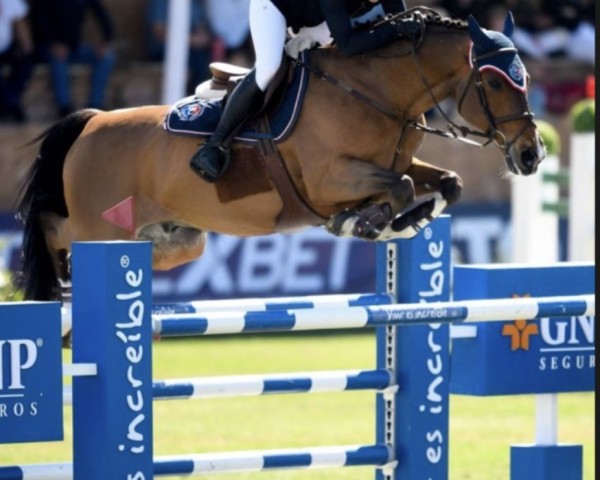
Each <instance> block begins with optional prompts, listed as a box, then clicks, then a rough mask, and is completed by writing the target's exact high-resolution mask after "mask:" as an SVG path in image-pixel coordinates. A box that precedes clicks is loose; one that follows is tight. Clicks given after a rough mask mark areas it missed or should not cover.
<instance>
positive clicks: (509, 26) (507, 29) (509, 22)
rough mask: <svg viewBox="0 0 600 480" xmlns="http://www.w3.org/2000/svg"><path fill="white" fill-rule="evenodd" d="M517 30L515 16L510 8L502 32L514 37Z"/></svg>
mask: <svg viewBox="0 0 600 480" xmlns="http://www.w3.org/2000/svg"><path fill="white" fill-rule="evenodd" d="M514 31H515V19H514V17H513V14H512V12H511V11H510V10H509V11H508V13H507V14H506V18H505V19H504V30H503V31H502V33H504V35H506V36H507V37H508V38H510V37H512V34H513V32H514Z"/></svg>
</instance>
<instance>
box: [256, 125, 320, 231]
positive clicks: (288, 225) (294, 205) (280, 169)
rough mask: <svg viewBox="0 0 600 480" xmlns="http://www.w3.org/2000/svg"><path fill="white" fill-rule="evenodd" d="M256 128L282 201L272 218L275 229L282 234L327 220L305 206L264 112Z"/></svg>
mask: <svg viewBox="0 0 600 480" xmlns="http://www.w3.org/2000/svg"><path fill="white" fill-rule="evenodd" d="M259 127H260V131H261V133H264V136H262V137H261V138H260V139H259V141H258V150H259V152H260V154H261V157H262V159H263V162H264V164H265V167H266V169H267V171H268V172H269V175H270V176H271V178H272V180H273V184H274V185H275V188H276V189H277V191H278V192H279V196H280V197H281V202H282V204H283V206H282V208H281V212H280V213H279V215H278V216H277V219H276V223H275V228H276V230H277V231H278V232H282V233H285V232H287V231H292V230H296V229H298V228H300V227H305V226H307V225H324V224H325V223H326V221H327V219H325V218H324V217H322V216H321V215H319V214H318V213H317V212H315V211H314V210H313V209H312V208H311V207H310V206H309V205H308V203H307V202H306V200H305V199H304V198H303V197H302V195H300V192H298V189H297V188H296V185H295V184H294V182H293V181H292V178H291V175H290V172H289V171H288V169H287V167H286V165H285V162H284V161H283V158H282V157H281V154H280V153H279V149H278V148H277V145H275V142H274V141H273V135H272V134H271V129H270V127H269V122H268V120H267V117H266V116H265V115H262V116H261V118H260V125H259Z"/></svg>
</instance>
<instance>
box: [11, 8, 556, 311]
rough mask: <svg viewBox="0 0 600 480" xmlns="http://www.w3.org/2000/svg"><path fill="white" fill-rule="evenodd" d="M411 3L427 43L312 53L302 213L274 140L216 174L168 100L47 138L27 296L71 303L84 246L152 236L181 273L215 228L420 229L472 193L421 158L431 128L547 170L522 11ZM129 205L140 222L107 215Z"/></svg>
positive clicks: (293, 149)
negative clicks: (199, 160) (481, 18)
mask: <svg viewBox="0 0 600 480" xmlns="http://www.w3.org/2000/svg"><path fill="white" fill-rule="evenodd" d="M404 14H405V15H407V16H411V17H412V18H413V20H414V21H417V22H419V24H420V25H421V35H419V37H418V38H417V39H414V40H413V39H403V38H399V39H398V40H396V41H394V42H393V43H392V44H390V45H389V46H386V47H383V48H380V49H377V50H375V51H372V52H370V53H365V54H363V55H357V56H353V57H346V56H343V55H342V54H341V53H340V52H339V50H338V49H337V48H335V47H328V48H318V49H313V50H311V51H310V52H309V55H308V59H309V60H308V61H306V62H305V63H304V64H303V68H306V69H308V71H309V72H310V81H309V83H308V87H307V91H306V94H305V98H304V101H303V104H302V110H301V113H300V116H299V118H298V120H297V123H296V125H295V128H294V130H293V131H292V132H291V134H290V135H289V137H288V138H286V139H285V140H284V141H282V142H280V143H278V144H277V146H276V148H277V150H278V151H279V153H280V155H281V158H282V162H283V165H284V166H285V170H287V172H288V174H289V178H290V179H291V182H290V184H292V185H293V187H294V188H295V189H296V191H297V196H298V197H300V198H301V200H302V202H303V205H304V207H305V208H304V210H305V211H304V213H306V212H307V211H308V213H309V214H308V215H303V214H299V215H296V216H295V217H294V215H291V217H292V218H291V221H288V222H287V223H281V213H282V209H284V210H285V208H284V207H285V205H284V203H285V198H284V197H285V195H283V194H281V193H280V192H279V191H278V190H277V188H276V186H275V182H274V180H273V178H272V176H270V174H269V171H268V169H267V168H266V167H265V165H264V163H263V162H262V158H261V154H260V153H259V149H257V148H256V147H248V146H247V145H243V144H240V143H239V142H236V143H234V145H233V155H234V160H233V162H232V165H231V167H230V169H229V170H228V172H227V173H226V174H225V176H224V177H222V179H220V180H219V181H218V182H216V183H214V184H212V183H207V182H205V181H203V180H202V179H200V178H199V177H197V176H196V175H195V174H194V173H193V172H192V170H191V169H190V167H189V160H190V158H191V156H192V154H193V153H194V152H195V151H196V149H197V148H198V144H199V142H202V141H203V139H200V138H199V137H192V136H182V135H173V134H171V133H169V132H167V131H166V130H165V129H164V128H163V123H164V121H165V116H166V114H167V112H168V110H169V108H170V106H168V105H155V106H143V107H137V108H129V109H119V110H114V111H98V110H92V109H85V110H80V111H78V112H75V113H73V114H71V115H69V116H67V117H65V118H64V119H62V120H60V121H58V122H57V123H56V124H54V125H53V126H51V127H50V128H49V129H48V130H46V131H45V132H44V133H42V134H41V135H40V136H39V137H38V138H36V139H35V140H34V141H33V142H41V144H40V146H39V150H38V154H37V158H36V160H35V162H34V163H33V165H32V167H31V170H30V172H29V173H28V177H27V179H26V183H25V184H24V187H23V194H22V197H21V200H20V203H19V206H18V212H19V216H20V218H21V219H22V220H23V222H24V240H23V247H22V271H21V282H22V283H21V286H22V288H23V289H24V294H25V297H26V298H27V299H34V300H51V299H62V298H63V296H62V288H61V285H62V286H63V287H64V286H67V285H69V283H70V268H69V256H70V248H71V242H74V241H92V240H93V241H104V240H120V239H122V240H129V239H135V240H151V241H152V242H153V267H154V268H155V269H171V268H173V267H176V266H178V265H181V264H184V263H186V262H190V261H192V260H194V259H196V258H198V257H199V256H201V255H202V253H203V251H204V247H205V242H206V235H207V232H217V233H222V234H229V235H236V236H252V235H265V234H271V233H274V232H277V231H293V230H294V229H298V228H305V227H310V226H313V225H322V226H325V228H327V230H328V231H329V232H330V233H332V234H333V235H339V236H354V237H359V238H364V239H368V240H376V241H378V240H386V239H389V238H394V237H406V238H408V237H412V236H414V235H415V234H416V233H417V231H418V230H419V229H421V228H423V226H425V225H426V224H427V223H428V222H429V221H431V220H432V219H433V218H435V217H436V216H438V215H439V214H440V213H441V212H442V211H443V209H444V208H445V207H446V206H447V205H449V204H452V203H454V202H456V201H457V200H458V199H459V197H460V193H461V190H462V181H461V179H460V177H459V176H458V175H457V174H456V173H455V172H452V171H448V170H444V169H442V168H438V167H436V166H434V165H432V164H429V163H426V162H424V161H421V160H419V159H417V158H415V156H414V155H415V152H416V151H417V150H418V148H419V147H420V145H421V143H422V141H423V136H424V135H425V133H427V132H432V133H438V134H443V135H446V136H453V137H457V138H463V137H468V136H473V135H475V136H480V137H482V138H483V139H484V140H486V141H487V142H486V143H492V142H493V143H495V144H496V145H497V146H498V147H499V148H500V149H501V150H502V152H503V153H504V155H505V159H506V164H507V167H508V169H509V170H510V171H511V172H512V173H514V174H522V175H529V174H532V173H534V172H536V170H537V167H538V164H539V163H540V161H541V160H542V159H543V157H544V155H545V153H544V146H543V143H542V141H541V138H540V136H539V134H538V132H537V128H536V125H535V123H534V121H533V114H532V112H531V111H530V109H529V105H528V100H527V89H526V83H527V78H526V77H527V74H526V72H525V71H524V67H523V66H522V63H521V62H520V59H519V57H518V54H517V52H516V49H515V48H514V44H512V42H511V41H510V40H509V37H510V34H511V32H512V29H513V22H512V16H511V15H510V14H509V15H508V16H507V20H506V23H505V28H504V32H502V33H501V32H494V31H490V30H486V29H482V28H481V27H480V26H479V25H478V24H477V22H476V21H475V19H473V18H472V17H471V18H469V21H468V22H463V21H459V20H455V19H448V18H443V17H441V16H440V15H439V14H437V13H436V12H434V11H432V10H429V9H425V8H422V7H421V8H420V9H411V10H409V11H408V12H405V13H404ZM394 18H395V17H387V18H386V19H384V20H383V21H390V22H393V21H394ZM507 62H508V63H507ZM446 98H453V99H454V100H455V101H456V104H457V106H458V113H459V114H460V116H461V117H462V118H463V119H464V120H465V121H466V122H468V124H469V125H470V126H459V125H457V124H455V123H454V122H453V121H452V120H450V119H449V118H448V116H447V115H446V114H445V113H444V111H443V109H441V107H440V105H439V102H441V101H442V100H443V99H446ZM432 108H438V109H439V110H440V112H441V113H442V114H443V115H444V116H445V117H446V119H447V120H448V121H449V130H448V131H443V132H441V131H435V130H434V129H431V128H429V127H427V125H426V124H425V118H424V115H423V114H424V112H427V111H428V110H430V109H432ZM127 199H128V200H127ZM125 200H127V201H128V202H129V203H128V204H129V205H130V206H131V214H132V219H131V222H132V225H131V227H130V228H124V227H123V225H122V224H121V225H119V224H115V223H111V222H109V221H107V220H106V219H105V218H104V217H105V216H103V214H104V213H106V212H107V211H108V210H110V209H111V208H113V207H114V206H115V205H118V204H120V203H122V202H123V201H125ZM288 220H290V219H289V218H288Z"/></svg>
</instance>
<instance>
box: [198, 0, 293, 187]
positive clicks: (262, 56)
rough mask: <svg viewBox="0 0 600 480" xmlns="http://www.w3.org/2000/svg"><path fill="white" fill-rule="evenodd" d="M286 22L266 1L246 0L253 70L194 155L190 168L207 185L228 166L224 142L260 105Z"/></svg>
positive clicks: (278, 54) (273, 70) (279, 51)
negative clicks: (206, 139)
mask: <svg viewBox="0 0 600 480" xmlns="http://www.w3.org/2000/svg"><path fill="white" fill-rule="evenodd" d="M286 30H287V23H286V20H285V17H284V16H283V15H282V14H281V12H280V11H279V10H278V9H277V7H275V6H274V5H273V4H272V3H271V1H270V0H251V1H250V32H251V35H252V41H253V43H254V50H255V54H256V65H255V69H254V70H253V71H252V72H251V73H249V74H248V75H247V76H246V77H245V78H244V79H243V80H242V81H241V82H240V83H239V85H238V86H237V87H236V88H235V89H234V90H233V92H232V93H231V95H230V97H229V99H228V101H227V105H226V106H225V109H224V110H223V114H222V115H221V119H220V120H219V123H218V125H217V127H216V128H215V131H214V133H213V134H212V136H211V137H210V138H209V139H208V141H207V142H206V143H205V144H204V145H203V146H202V148H201V149H200V150H199V151H198V152H196V154H194V156H193V157H192V160H191V162H190V166H191V168H192V170H194V172H196V173H197V174H198V175H200V176H201V177H203V178H204V179H205V180H206V181H208V182H214V181H216V180H217V179H218V178H220V177H221V176H222V175H223V174H224V173H225V170H226V168H227V165H228V160H229V152H228V147H229V145H228V143H229V142H228V140H230V137H231V136H232V134H234V132H235V130H236V129H237V128H238V127H240V126H241V125H242V124H243V123H244V122H245V121H246V120H247V119H248V118H249V117H250V116H251V115H252V113H253V111H254V110H255V109H256V108H258V107H259V106H260V103H261V102H262V99H263V97H264V92H265V91H266V89H267V86H268V85H269V82H270V81H271V79H272V78H273V77H274V76H275V73H276V72H277V70H278V69H279V66H280V64H281V59H282V54H283V45H284V43H285V36H286Z"/></svg>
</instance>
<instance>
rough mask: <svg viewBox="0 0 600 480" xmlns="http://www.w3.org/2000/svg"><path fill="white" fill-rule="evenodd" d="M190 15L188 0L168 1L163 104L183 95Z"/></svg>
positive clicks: (189, 2)
mask: <svg viewBox="0 0 600 480" xmlns="http://www.w3.org/2000/svg"><path fill="white" fill-rule="evenodd" d="M190 15H191V1H190V0H177V1H173V2H169V11H168V22H167V41H166V51H165V60H164V66H163V87H162V103H163V104H171V103H173V102H175V101H177V100H179V99H180V98H182V97H184V96H185V86H186V78H187V64H188V49H189V35H190V30H189V25H190Z"/></svg>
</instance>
